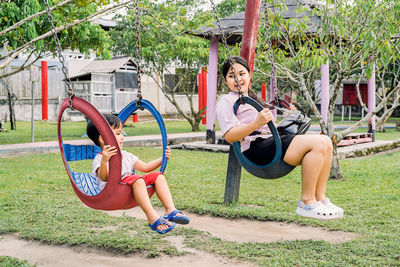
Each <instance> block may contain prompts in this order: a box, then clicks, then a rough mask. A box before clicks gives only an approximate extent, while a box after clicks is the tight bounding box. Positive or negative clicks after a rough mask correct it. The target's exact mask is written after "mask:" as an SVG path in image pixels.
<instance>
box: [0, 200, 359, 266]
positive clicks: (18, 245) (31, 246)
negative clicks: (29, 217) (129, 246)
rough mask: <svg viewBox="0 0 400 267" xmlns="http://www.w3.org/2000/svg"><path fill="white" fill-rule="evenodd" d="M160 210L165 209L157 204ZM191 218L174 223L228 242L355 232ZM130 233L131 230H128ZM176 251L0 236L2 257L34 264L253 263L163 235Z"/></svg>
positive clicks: (346, 236)
mask: <svg viewBox="0 0 400 267" xmlns="http://www.w3.org/2000/svg"><path fill="white" fill-rule="evenodd" d="M157 212H158V213H159V214H162V212H163V210H162V209H161V208H157ZM106 213H107V214H109V215H111V216H122V215H127V216H132V217H135V218H139V219H143V220H145V219H146V218H145V215H144V213H143V211H142V210H141V209H140V208H134V209H130V210H125V211H107V212H106ZM185 214H186V215H187V216H189V217H190V218H191V222H190V224H188V225H178V226H177V227H191V228H194V229H197V230H200V231H203V232H208V233H210V234H211V235H212V236H214V237H217V238H221V239H224V240H227V241H234V242H239V243H244V242H277V241H285V240H310V239H311V240H323V241H326V242H330V243H342V242H346V241H349V240H352V239H355V238H357V237H358V235H357V234H355V233H348V232H343V231H328V230H326V229H323V228H317V227H309V226H299V225H296V224H288V223H279V222H263V221H256V220H247V219H239V220H232V219H225V218H218V217H212V216H209V215H204V216H201V215H197V214H194V213H190V212H185ZM105 229H106V230H111V231H113V230H114V227H106V228H104V229H103V228H101V229H100V230H105ZM130 234H135V232H132V233H130ZM165 239H166V240H168V241H169V242H170V243H171V244H172V245H173V246H175V247H176V248H177V249H178V251H181V252H187V254H185V255H182V256H176V257H171V256H169V255H165V254H164V255H161V256H160V257H157V258H148V257H146V255H144V254H143V255H129V256H122V255H114V254H111V253H109V252H107V251H105V250H101V249H95V248H87V247H85V246H76V247H68V246H51V245H46V244H43V243H41V242H37V241H26V240H21V239H18V237H17V236H16V235H3V236H0V255H1V256H10V257H14V258H18V259H20V260H27V261H28V262H29V263H30V264H32V265H34V264H36V265H37V266H45V267H47V266H58V267H64V266H65V267H67V266H68V267H69V266H87V267H92V266H93V267H102V266H120V267H125V266H161V267H162V266H168V267H170V266H191V267H192V266H193V267H197V266H199V267H200V266H252V264H250V263H246V262H239V261H234V260H232V259H229V258H226V257H222V256H219V255H214V254H211V253H208V252H205V251H199V250H196V249H194V248H188V247H186V246H185V245H184V243H183V240H184V237H182V236H172V235H170V236H168V235H166V236H165Z"/></svg>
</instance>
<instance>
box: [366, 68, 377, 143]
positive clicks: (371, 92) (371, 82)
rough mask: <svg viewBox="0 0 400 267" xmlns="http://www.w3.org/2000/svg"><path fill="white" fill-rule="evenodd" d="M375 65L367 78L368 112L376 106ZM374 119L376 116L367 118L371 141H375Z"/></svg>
mask: <svg viewBox="0 0 400 267" xmlns="http://www.w3.org/2000/svg"><path fill="white" fill-rule="evenodd" d="M375 91H376V88H375V65H374V67H373V71H372V75H371V78H369V79H368V112H372V111H373V110H374V109H375V106H376V96H375ZM375 119H376V116H375V115H374V116H372V117H371V118H370V119H369V122H368V126H369V132H370V133H371V134H372V142H375Z"/></svg>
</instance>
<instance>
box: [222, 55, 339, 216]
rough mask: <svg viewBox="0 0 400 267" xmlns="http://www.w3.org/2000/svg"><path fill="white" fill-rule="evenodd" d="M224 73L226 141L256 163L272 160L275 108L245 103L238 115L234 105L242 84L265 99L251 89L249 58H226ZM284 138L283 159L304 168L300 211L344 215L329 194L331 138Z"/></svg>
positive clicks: (244, 89) (250, 93)
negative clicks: (271, 125)
mask: <svg viewBox="0 0 400 267" xmlns="http://www.w3.org/2000/svg"><path fill="white" fill-rule="evenodd" d="M222 73H223V76H224V82H225V84H226V85H227V86H228V88H229V90H230V92H229V94H227V95H224V96H223V97H222V98H221V99H220V100H219V101H218V104H217V119H218V122H219V125H220V127H221V131H222V134H223V136H224V138H225V140H226V141H228V142H229V143H234V142H236V141H240V142H241V149H242V153H244V155H245V156H246V157H247V158H248V159H249V160H251V161H252V162H254V163H256V164H259V165H265V164H267V163H269V162H271V160H272V159H273V157H274V154H275V144H274V140H273V138H272V136H271V135H270V134H269V128H268V126H267V123H268V122H270V121H272V120H273V115H272V113H271V111H270V110H269V109H268V108H265V109H263V110H262V111H260V112H257V110H256V109H254V108H253V107H252V106H250V105H248V104H245V105H240V107H239V109H238V112H237V115H236V116H235V114H234V113H233V104H234V103H235V102H236V100H237V99H238V97H239V93H238V87H239V88H240V90H241V91H242V92H243V94H244V95H246V96H249V97H251V98H254V99H256V100H257V101H258V102H261V101H260V99H258V97H257V96H256V94H255V93H254V92H253V91H252V90H251V89H250V88H249V85H250V80H251V76H250V69H249V66H248V63H247V61H246V60H245V59H243V58H241V57H232V58H230V59H228V60H227V61H225V63H224V65H223V67H222ZM235 76H236V78H235ZM237 82H238V83H239V84H238V85H237ZM291 109H292V110H295V107H294V106H291ZM281 140H282V160H283V161H285V162H286V163H288V164H290V165H293V166H298V165H301V167H302V194H301V200H300V201H299V202H298V205H297V210H296V213H297V214H298V215H300V216H304V217H310V218H317V219H325V220H330V219H337V218H342V217H343V210H342V209H341V208H339V207H337V206H336V205H334V204H332V203H331V202H330V201H329V199H328V198H327V197H326V196H325V191H326V184H327V182H328V178H329V172H330V168H331V162H332V142H331V140H330V138H329V137H327V136H325V135H281Z"/></svg>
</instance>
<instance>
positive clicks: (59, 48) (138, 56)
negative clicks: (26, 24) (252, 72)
mask: <svg viewBox="0 0 400 267" xmlns="http://www.w3.org/2000/svg"><path fill="white" fill-rule="evenodd" d="M43 2H44V5H45V7H46V11H47V19H48V21H49V23H50V26H51V31H52V33H53V39H54V42H55V44H56V53H57V55H58V58H59V60H60V63H61V66H62V67H61V70H62V72H63V74H64V77H65V84H66V89H67V95H68V97H69V98H70V107H71V108H72V106H71V105H72V98H73V97H74V95H75V93H74V91H73V88H72V83H71V80H70V78H69V76H68V69H67V67H66V66H65V58H64V56H63V54H62V46H61V42H60V40H59V38H58V35H57V31H56V27H55V24H54V18H53V16H52V14H51V10H50V5H49V3H48V0H43ZM210 3H211V6H212V9H213V13H214V15H215V19H216V22H217V26H218V29H219V31H220V34H221V40H222V43H223V45H224V49H225V53H226V54H227V57H228V59H229V61H230V65H231V69H232V72H233V73H234V79H235V83H236V87H237V90H238V93H239V97H240V99H241V97H242V96H243V91H242V89H241V87H240V84H239V80H238V77H237V75H236V71H235V69H234V67H233V62H232V61H231V60H232V59H231V54H230V51H229V48H228V43H227V40H226V36H225V33H224V30H223V29H222V26H221V20H220V19H219V16H218V12H217V9H216V5H215V3H214V1H213V0H210ZM273 5H275V0H273ZM263 7H264V16H265V21H264V23H265V28H266V34H267V36H266V39H267V42H268V57H269V60H270V62H271V73H275V63H274V59H273V52H272V41H271V34H270V28H269V21H268V9H267V3H266V1H263ZM139 16H140V8H139V0H136V1H135V24H136V27H135V28H136V62H137V63H136V66H137V88H138V92H137V100H136V104H137V106H138V108H139V109H141V110H143V108H142V106H141V105H140V100H142V90H141V89H142V81H141V72H142V70H141V68H140V62H141V60H142V59H141V44H140V19H139ZM271 76H272V75H271ZM272 86H273V88H276V77H275V75H273V77H272ZM275 108H276V107H275Z"/></svg>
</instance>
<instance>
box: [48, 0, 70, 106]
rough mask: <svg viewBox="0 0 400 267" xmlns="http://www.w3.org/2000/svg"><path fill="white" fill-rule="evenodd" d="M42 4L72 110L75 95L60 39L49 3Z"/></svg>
mask: <svg viewBox="0 0 400 267" xmlns="http://www.w3.org/2000/svg"><path fill="white" fill-rule="evenodd" d="M43 2H44V5H45V7H46V12H47V20H48V21H49V23H50V26H51V31H52V33H53V39H54V42H55V44H56V53H57V55H58V59H59V60H60V63H61V70H62V72H63V74H64V77H65V84H66V90H67V91H66V93H67V96H68V97H69V107H70V108H71V109H72V98H73V97H74V95H75V93H74V90H73V89H72V84H71V80H70V78H69V76H68V69H67V67H66V66H65V58H64V55H63V54H62V47H61V42H60V39H59V38H58V35H57V31H56V27H55V25H54V18H53V15H52V14H51V11H50V5H49V2H48V0H43Z"/></svg>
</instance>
